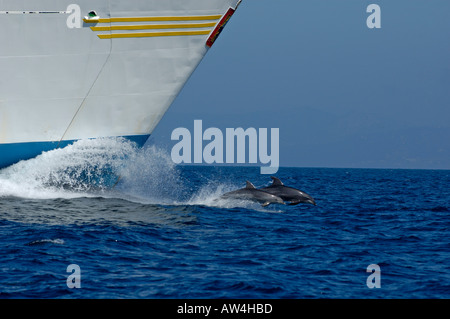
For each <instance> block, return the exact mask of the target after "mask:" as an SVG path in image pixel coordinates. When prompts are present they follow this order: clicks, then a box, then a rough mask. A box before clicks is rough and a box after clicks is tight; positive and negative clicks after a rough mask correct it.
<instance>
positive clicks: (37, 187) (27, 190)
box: [0, 138, 261, 209]
mask: <svg viewBox="0 0 450 319" xmlns="http://www.w3.org/2000/svg"><path fill="white" fill-rule="evenodd" d="M119 177H120V179H119ZM208 178H211V176H208ZM116 182H117V184H116V185H115V187H111V186H112V185H114V184H115V183H116ZM199 183H200V184H201V185H200V186H199V185H195V186H196V187H191V186H192V185H191V179H190V176H187V177H186V178H183V177H182V174H181V173H180V169H179V167H178V166H177V165H176V164H174V163H173V161H172V159H171V157H170V155H169V154H168V152H167V151H166V150H164V149H161V148H158V147H155V146H148V147H144V148H138V147H137V146H136V145H135V144H134V143H132V142H130V141H129V140H126V139H124V138H100V139H95V140H81V141H78V142H75V143H74V144H72V145H69V146H67V147H65V148H62V149H56V150H52V151H49V152H45V153H43V154H41V155H39V156H37V157H36V158H33V159H30V160H27V161H21V162H19V163H17V164H15V165H12V166H10V167H8V168H6V169H3V170H1V171H0V197H19V198H27V199H57V198H63V199H71V198H80V197H104V198H119V199H124V200H128V201H131V202H136V203H141V204H157V205H202V206H211V207H221V208H234V207H247V208H251V209H259V208H261V207H260V205H259V204H257V203H252V202H249V201H242V200H229V199H227V200H225V199H221V198H220V196H221V195H223V194H224V193H226V192H229V191H232V190H235V189H238V188H240V186H239V185H233V184H232V183H226V182H222V181H217V180H209V179H206V180H204V181H199Z"/></svg>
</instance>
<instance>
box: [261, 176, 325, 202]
mask: <svg viewBox="0 0 450 319" xmlns="http://www.w3.org/2000/svg"><path fill="white" fill-rule="evenodd" d="M270 178H271V179H272V180H273V182H272V185H270V186H267V187H263V188H260V190H262V191H264V192H267V193H269V194H272V195H275V196H278V197H281V198H282V199H283V200H284V201H286V202H289V205H297V204H299V203H310V204H313V205H316V201H315V200H314V198H312V197H311V196H310V195H308V194H306V193H304V192H302V191H301V190H298V189H295V188H292V187H288V186H284V184H283V183H282V182H281V181H280V180H279V179H278V178H276V177H274V176H271V177H270Z"/></svg>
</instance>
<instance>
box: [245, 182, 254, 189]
mask: <svg viewBox="0 0 450 319" xmlns="http://www.w3.org/2000/svg"><path fill="white" fill-rule="evenodd" d="M245 188H247V189H256V187H255V185H253V184H252V183H250V182H249V181H247V186H245Z"/></svg>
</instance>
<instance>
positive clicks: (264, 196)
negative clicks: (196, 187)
mask: <svg viewBox="0 0 450 319" xmlns="http://www.w3.org/2000/svg"><path fill="white" fill-rule="evenodd" d="M221 198H223V199H242V200H249V201H254V202H258V203H261V204H262V206H263V207H266V206H268V205H270V204H283V205H284V201H283V199H281V198H280V197H278V196H276V195H273V194H270V193H268V192H265V191H262V190H259V189H256V187H255V186H254V185H253V184H252V183H250V182H249V181H247V186H246V187H245V188H241V189H238V190H235V191H232V192H229V193H225V194H223V195H222V196H221Z"/></svg>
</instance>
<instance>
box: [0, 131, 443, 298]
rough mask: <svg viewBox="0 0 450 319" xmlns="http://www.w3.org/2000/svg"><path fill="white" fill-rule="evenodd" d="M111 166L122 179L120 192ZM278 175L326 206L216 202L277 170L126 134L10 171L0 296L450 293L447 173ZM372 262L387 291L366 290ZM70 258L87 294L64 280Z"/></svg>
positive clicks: (1, 197)
mask: <svg viewBox="0 0 450 319" xmlns="http://www.w3.org/2000/svg"><path fill="white" fill-rule="evenodd" d="M104 171H109V172H114V173H118V174H120V176H121V179H120V181H119V183H118V184H117V186H116V187H115V188H114V189H110V188H105V187H103V185H104V183H106V182H108V181H105V180H102V178H101V176H102V172H104ZM276 176H277V177H279V178H280V179H281V180H282V181H283V182H284V183H285V184H286V185H288V186H292V187H296V188H299V189H301V190H303V191H305V192H307V193H309V194H310V195H311V196H313V197H314V198H315V199H316V202H317V206H312V205H310V204H300V205H297V206H284V205H270V206H268V207H265V208H263V207H261V206H260V205H259V204H255V203H248V202H243V201H224V200H217V198H218V197H219V196H220V195H221V194H223V193H224V192H226V191H230V190H234V189H237V188H241V187H244V185H245V181H246V180H250V181H251V182H253V183H254V184H255V186H257V187H262V186H266V185H268V184H269V183H270V178H269V176H265V175H260V173H259V168H257V167H225V166H222V167H199V166H175V165H174V164H173V163H172V161H171V159H170V157H169V155H168V154H166V153H165V152H164V151H162V150H160V149H158V148H156V147H147V148H145V149H137V148H135V147H134V146H133V145H132V144H130V143H128V142H126V141H124V140H106V139H105V140H97V141H81V142H78V143H75V144H74V145H72V146H69V147H67V148H65V149H62V150H55V151H51V152H48V153H45V154H43V155H41V156H39V157H37V158H35V159H32V160H29V161H24V162H21V163H18V164H16V165H15V166H12V167H10V168H7V169H3V170H1V171H0V298H94V299H96V298H152V299H160V298H170V299H172V298H177V299H178V298H181V299H185V298H189V299H191V298H258V299H259V298H262V299H265V298H273V299H279V298H291V299H303V298H306V299H309V298H312V299H316V298H449V297H450V236H449V230H450V216H449V214H450V171H448V170H384V169H383V170H381V169H327V168H280V170H279V172H278V173H277V175H276ZM109 182H110V181H109ZM372 264H375V265H378V266H379V269H380V272H379V277H378V278H377V280H379V281H378V282H379V284H380V288H372V289H370V288H369V287H368V285H367V282H368V278H369V276H371V275H372V273H371V272H368V271H367V268H368V266H369V265H372ZM69 265H77V266H78V267H79V270H80V273H79V277H78V278H79V281H78V282H77V281H76V280H72V279H73V278H72V277H71V278H70V282H71V283H79V285H80V288H69V286H68V278H69V276H72V275H73V274H72V272H71V271H70V270H69V272H68V266H69ZM374 280H375V279H374ZM370 282H375V281H372V279H370Z"/></svg>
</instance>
